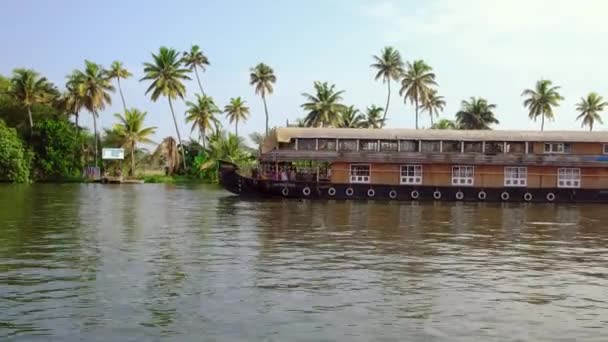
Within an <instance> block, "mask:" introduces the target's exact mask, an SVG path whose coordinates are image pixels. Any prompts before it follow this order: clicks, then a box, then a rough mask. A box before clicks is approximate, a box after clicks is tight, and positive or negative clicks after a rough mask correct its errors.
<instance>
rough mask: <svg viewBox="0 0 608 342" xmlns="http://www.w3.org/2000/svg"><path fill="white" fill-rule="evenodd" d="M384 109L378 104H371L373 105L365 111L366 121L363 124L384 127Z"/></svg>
mask: <svg viewBox="0 0 608 342" xmlns="http://www.w3.org/2000/svg"><path fill="white" fill-rule="evenodd" d="M383 110H384V109H383V108H382V107H378V106H376V105H371V107H367V110H366V111H365V122H363V126H364V127H365V128H382V126H384V119H383V118H382V111H383Z"/></svg>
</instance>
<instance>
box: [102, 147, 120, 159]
mask: <svg viewBox="0 0 608 342" xmlns="http://www.w3.org/2000/svg"><path fill="white" fill-rule="evenodd" d="M101 159H103V160H123V159H125V150H124V149H123V148H104V149H102V150H101Z"/></svg>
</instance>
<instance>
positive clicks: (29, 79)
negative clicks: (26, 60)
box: [8, 69, 58, 133]
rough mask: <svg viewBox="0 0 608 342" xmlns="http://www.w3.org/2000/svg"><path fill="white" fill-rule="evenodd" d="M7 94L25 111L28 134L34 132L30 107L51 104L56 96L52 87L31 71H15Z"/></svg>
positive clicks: (55, 91) (56, 93)
mask: <svg viewBox="0 0 608 342" xmlns="http://www.w3.org/2000/svg"><path fill="white" fill-rule="evenodd" d="M8 93H9V94H10V95H11V96H12V97H13V98H14V99H15V100H17V102H19V103H20V104H21V105H22V106H23V107H25V109H26V110H27V115H28V118H29V121H30V133H33V131H34V119H33V118H32V106H33V105H35V104H40V103H51V102H53V99H54V98H55V97H56V96H57V95H58V92H57V90H56V89H55V88H54V86H53V85H52V84H51V83H50V82H49V81H48V80H47V79H46V78H45V77H40V74H38V73H37V72H36V71H34V70H31V69H15V70H14V71H13V77H12V78H11V80H10V86H9V89H8Z"/></svg>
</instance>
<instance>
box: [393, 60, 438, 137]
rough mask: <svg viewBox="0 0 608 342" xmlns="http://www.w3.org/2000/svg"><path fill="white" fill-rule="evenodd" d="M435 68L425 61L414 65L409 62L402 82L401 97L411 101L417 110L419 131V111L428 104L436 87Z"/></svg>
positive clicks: (416, 62) (415, 62)
mask: <svg viewBox="0 0 608 342" xmlns="http://www.w3.org/2000/svg"><path fill="white" fill-rule="evenodd" d="M436 85H437V82H435V74H434V73H433V68H431V67H430V66H429V65H428V64H426V63H425V62H424V61H423V60H416V61H414V62H413V63H410V62H407V70H406V71H405V74H404V75H403V80H401V89H400V90H399V95H401V96H403V98H404V101H405V102H406V103H407V100H408V99H409V100H410V103H412V104H414V106H415V108H416V129H418V109H419V106H420V105H421V104H423V103H424V102H426V100H427V98H428V95H429V93H430V91H431V87H432V86H436Z"/></svg>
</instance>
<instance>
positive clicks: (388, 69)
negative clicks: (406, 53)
mask: <svg viewBox="0 0 608 342" xmlns="http://www.w3.org/2000/svg"><path fill="white" fill-rule="evenodd" d="M373 58H374V62H375V63H373V64H372V65H370V66H371V67H372V68H374V69H376V70H377V73H376V77H375V78H374V79H375V80H376V81H377V80H379V79H380V78H382V82H383V83H386V86H387V88H388V92H387V96H386V107H384V116H383V117H382V120H383V121H385V122H386V114H387V112H388V105H389V104H390V101H391V80H395V81H399V79H400V78H401V76H402V75H403V61H402V60H401V54H400V53H399V51H397V50H396V49H395V48H394V47H392V46H387V47H385V48H384V49H382V51H381V52H380V55H378V56H373Z"/></svg>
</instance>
